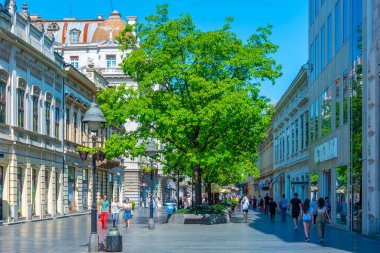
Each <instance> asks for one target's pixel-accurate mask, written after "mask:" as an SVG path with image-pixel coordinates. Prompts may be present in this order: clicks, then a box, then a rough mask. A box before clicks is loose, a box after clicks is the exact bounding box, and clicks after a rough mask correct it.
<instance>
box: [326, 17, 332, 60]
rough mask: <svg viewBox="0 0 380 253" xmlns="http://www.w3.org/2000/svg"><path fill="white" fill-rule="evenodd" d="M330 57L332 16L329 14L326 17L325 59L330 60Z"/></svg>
mask: <svg viewBox="0 0 380 253" xmlns="http://www.w3.org/2000/svg"><path fill="white" fill-rule="evenodd" d="M331 58H332V17H331V14H330V15H329V16H328V18H327V60H328V61H329V62H330V61H331Z"/></svg>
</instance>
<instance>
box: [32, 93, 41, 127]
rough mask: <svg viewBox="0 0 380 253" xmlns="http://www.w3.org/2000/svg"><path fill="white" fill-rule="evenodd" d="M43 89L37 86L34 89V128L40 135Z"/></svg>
mask: <svg viewBox="0 0 380 253" xmlns="http://www.w3.org/2000/svg"><path fill="white" fill-rule="evenodd" d="M40 94H41V89H40V88H39V87H37V86H33V88H32V113H33V119H32V126H33V132H35V133H38V118H39V108H40V107H39V101H40Z"/></svg>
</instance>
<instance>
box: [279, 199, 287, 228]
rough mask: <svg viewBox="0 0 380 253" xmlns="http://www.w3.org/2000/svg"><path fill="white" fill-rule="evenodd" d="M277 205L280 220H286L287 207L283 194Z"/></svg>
mask: <svg viewBox="0 0 380 253" xmlns="http://www.w3.org/2000/svg"><path fill="white" fill-rule="evenodd" d="M279 206H280V209H281V221H282V222H286V209H287V208H288V200H287V199H286V198H285V194H283V195H282V199H281V201H280V203H279Z"/></svg>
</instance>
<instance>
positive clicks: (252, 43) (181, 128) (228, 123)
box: [98, 5, 281, 185]
mask: <svg viewBox="0 0 380 253" xmlns="http://www.w3.org/2000/svg"><path fill="white" fill-rule="evenodd" d="M231 22H232V18H227V20H226V24H225V25H224V26H223V27H222V28H221V29H218V30H214V31H207V32H203V31H200V30H199V29H197V28H196V26H195V24H194V23H193V21H192V19H191V17H190V15H188V14H185V15H181V16H180V17H179V18H175V19H169V17H168V8H167V5H161V6H158V7H157V13H156V14H155V15H151V16H149V17H147V18H146V22H145V23H139V24H137V25H136V26H135V27H131V26H127V27H126V29H125V30H124V31H123V32H122V33H121V35H120V36H119V37H118V40H119V42H120V45H121V48H122V49H123V50H128V49H134V50H133V51H132V52H131V53H130V54H127V56H126V58H124V60H123V62H122V64H121V66H122V68H123V70H124V72H125V73H126V74H127V75H128V76H131V77H133V78H134V79H135V80H136V81H137V82H138V84H139V85H138V87H134V88H127V87H126V86H125V85H121V86H119V87H110V88H108V89H106V90H103V91H102V92H101V93H100V94H99V97H98V103H99V104H100V107H101V109H102V111H103V113H104V115H105V117H106V120H107V123H108V124H111V125H117V126H120V125H122V124H124V123H125V121H126V120H129V121H132V122H135V123H137V127H136V130H134V131H130V132H124V133H123V134H122V135H113V136H112V138H111V139H110V140H108V141H107V142H106V147H107V157H109V156H119V155H127V156H131V157H138V156H143V155H145V154H144V150H145V147H146V145H147V142H148V139H150V138H153V139H156V140H158V141H159V142H160V143H161V144H163V145H162V149H161V150H160V153H159V154H157V156H156V158H155V159H156V160H157V161H159V162H160V163H162V164H164V165H165V166H166V167H165V172H167V173H169V172H171V171H173V168H174V167H175V166H174V165H175V164H177V165H178V166H177V168H178V169H180V172H181V175H189V176H191V177H192V176H193V174H194V168H195V167H196V166H198V167H199V168H200V171H201V174H202V177H203V180H206V181H207V182H210V183H218V184H220V185H225V184H229V183H233V182H237V181H242V180H244V179H245V178H246V177H247V175H249V174H250V175H255V174H257V173H258V172H257V168H256V165H255V164H254V163H253V160H254V159H255V158H257V150H256V148H257V145H258V143H259V142H260V141H261V140H262V139H263V138H265V137H266V135H267V134H266V129H267V127H268V126H269V124H270V122H271V115H272V113H273V108H272V107H271V106H270V105H269V103H268V102H269V100H268V99H267V98H265V97H263V96H260V95H259V92H260V89H259V87H260V82H261V81H264V80H270V81H272V82H273V83H274V81H275V79H276V78H277V77H279V76H280V75H281V73H280V69H281V66H280V65H277V64H276V62H275V60H274V59H273V58H272V54H273V53H275V52H276V50H277V46H276V45H274V44H273V43H272V42H270V40H269V36H270V35H271V26H267V27H260V28H258V29H257V31H256V33H255V34H252V35H251V36H250V37H249V39H248V40H247V41H246V42H243V41H242V40H241V39H239V38H238V37H237V35H236V34H235V33H233V32H232V31H231ZM133 29H135V31H136V33H137V36H138V37H139V39H140V43H139V45H137V44H136V43H137V40H136V39H134V38H133V36H131V31H132V30H133ZM156 84H157V85H156ZM158 84H159V85H158ZM154 86H155V87H154ZM158 86H159V88H158Z"/></svg>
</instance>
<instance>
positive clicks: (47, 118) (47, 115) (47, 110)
mask: <svg viewBox="0 0 380 253" xmlns="http://www.w3.org/2000/svg"><path fill="white" fill-rule="evenodd" d="M50 108H51V105H50V102H45V123H46V135H50Z"/></svg>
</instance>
